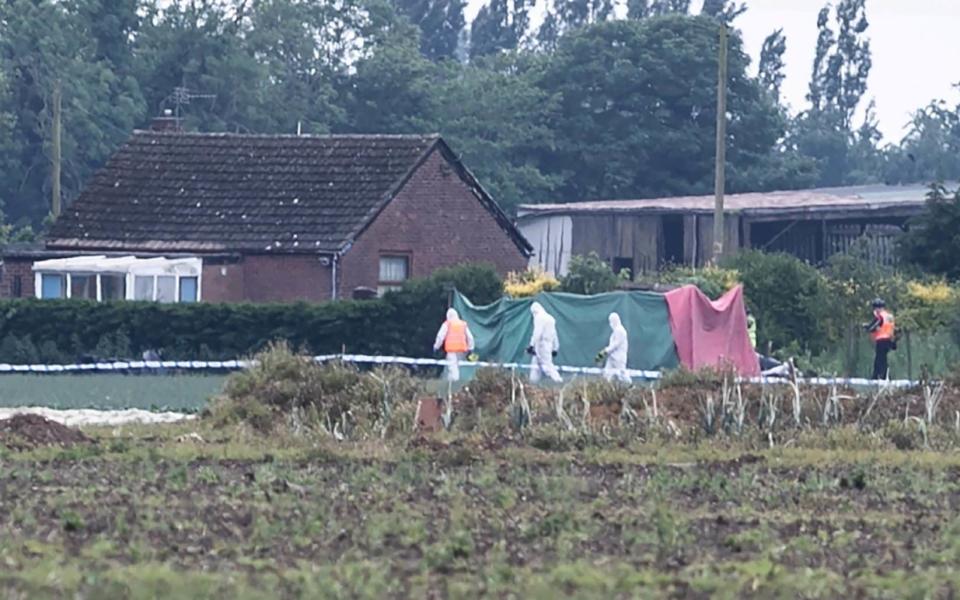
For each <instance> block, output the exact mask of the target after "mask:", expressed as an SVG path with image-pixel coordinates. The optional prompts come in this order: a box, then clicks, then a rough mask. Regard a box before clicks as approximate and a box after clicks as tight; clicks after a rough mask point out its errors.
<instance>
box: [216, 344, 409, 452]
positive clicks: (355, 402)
mask: <svg viewBox="0 0 960 600" xmlns="http://www.w3.org/2000/svg"><path fill="white" fill-rule="evenodd" d="M419 389H420V388H419V384H418V383H417V382H416V381H415V380H414V379H413V378H412V377H411V376H410V375H409V374H408V373H407V372H406V371H404V370H401V369H398V368H396V367H387V368H378V369H374V370H373V371H369V372H360V371H359V370H358V369H357V368H356V367H354V366H353V365H348V364H345V363H342V362H338V361H333V362H328V363H323V364H321V363H317V362H316V361H314V360H313V359H312V358H311V357H310V356H306V355H303V354H297V353H295V352H293V351H292V350H291V349H290V346H289V345H288V344H287V343H286V342H276V343H273V344H271V345H270V346H269V347H268V349H267V350H266V351H264V352H261V353H259V354H257V355H256V356H255V357H254V365H253V366H252V367H250V368H249V369H246V370H243V371H238V372H236V373H234V374H232V375H231V376H230V377H229V378H228V379H227V381H226V383H225V384H224V388H223V394H222V396H221V397H220V398H218V399H216V400H215V401H214V403H213V406H212V407H211V409H210V413H211V415H212V416H213V418H214V420H215V422H218V423H220V424H229V423H233V422H246V423H248V424H250V425H252V426H253V427H254V428H255V429H257V430H260V431H270V430H271V429H273V428H274V427H275V426H277V424H278V423H282V422H284V421H285V420H286V421H287V422H291V421H297V420H299V422H300V423H301V424H306V425H314V426H316V427H319V428H322V429H324V430H326V431H328V432H331V433H332V432H334V430H336V431H338V432H340V433H342V434H344V435H350V434H352V433H353V432H355V431H359V430H370V429H372V428H375V427H381V428H382V427H385V426H386V424H387V423H388V422H389V420H390V418H391V415H392V412H393V408H394V406H395V405H397V404H400V403H404V402H407V401H410V400H412V399H413V398H414V397H415V396H416V395H417V394H418V392H419ZM304 421H305V423H304Z"/></svg>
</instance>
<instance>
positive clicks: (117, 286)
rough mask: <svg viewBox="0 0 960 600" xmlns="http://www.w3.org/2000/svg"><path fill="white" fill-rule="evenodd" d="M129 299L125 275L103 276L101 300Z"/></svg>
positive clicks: (101, 279) (101, 280)
mask: <svg viewBox="0 0 960 600" xmlns="http://www.w3.org/2000/svg"><path fill="white" fill-rule="evenodd" d="M126 297H127V278H126V276H124V275H101V276H100V298H101V299H102V300H123V299H125V298H126Z"/></svg>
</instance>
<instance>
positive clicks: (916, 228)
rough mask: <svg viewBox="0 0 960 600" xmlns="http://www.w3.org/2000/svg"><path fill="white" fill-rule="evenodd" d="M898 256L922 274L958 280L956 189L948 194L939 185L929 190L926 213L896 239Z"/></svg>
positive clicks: (959, 208)
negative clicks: (934, 274)
mask: <svg viewBox="0 0 960 600" xmlns="http://www.w3.org/2000/svg"><path fill="white" fill-rule="evenodd" d="M900 253H901V255H902V256H903V258H904V259H905V260H906V261H908V262H910V263H913V264H914V265H917V266H918V267H921V268H923V269H924V270H927V271H930V272H931V273H936V274H939V275H943V276H945V277H949V278H950V279H954V280H957V279H960V189H958V190H956V191H954V192H948V191H947V190H946V188H944V187H943V186H942V185H935V186H933V187H932V188H931V189H930V193H929V194H928V195H927V210H926V211H924V212H923V214H921V215H920V216H919V217H917V218H916V219H914V220H913V221H912V222H911V226H910V230H909V231H908V232H907V233H906V234H904V235H903V236H901V238H900Z"/></svg>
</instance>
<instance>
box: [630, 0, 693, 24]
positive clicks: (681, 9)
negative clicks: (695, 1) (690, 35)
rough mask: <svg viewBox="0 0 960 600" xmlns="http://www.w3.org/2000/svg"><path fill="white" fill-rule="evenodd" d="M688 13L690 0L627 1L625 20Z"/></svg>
mask: <svg viewBox="0 0 960 600" xmlns="http://www.w3.org/2000/svg"><path fill="white" fill-rule="evenodd" d="M689 12H690V0H627V18H628V19H631V20H640V19H647V18H649V17H658V16H663V15H673V14H677V15H685V14H688V13H689Z"/></svg>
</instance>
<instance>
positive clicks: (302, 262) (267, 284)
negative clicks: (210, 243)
mask: <svg viewBox="0 0 960 600" xmlns="http://www.w3.org/2000/svg"><path fill="white" fill-rule="evenodd" d="M330 271H331V269H330V267H329V266H324V265H323V264H322V263H321V257H319V256H315V255H304V256H298V255H289V254H288V255H283V254H280V255H248V256H244V257H243V258H242V259H240V261H239V262H236V261H233V262H216V261H208V260H206V259H205V260H204V263H203V284H202V285H203V288H202V294H203V301H204V302H243V301H247V302H288V301H296V300H306V301H314V302H317V301H322V300H329V299H330V292H331V283H330Z"/></svg>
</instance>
